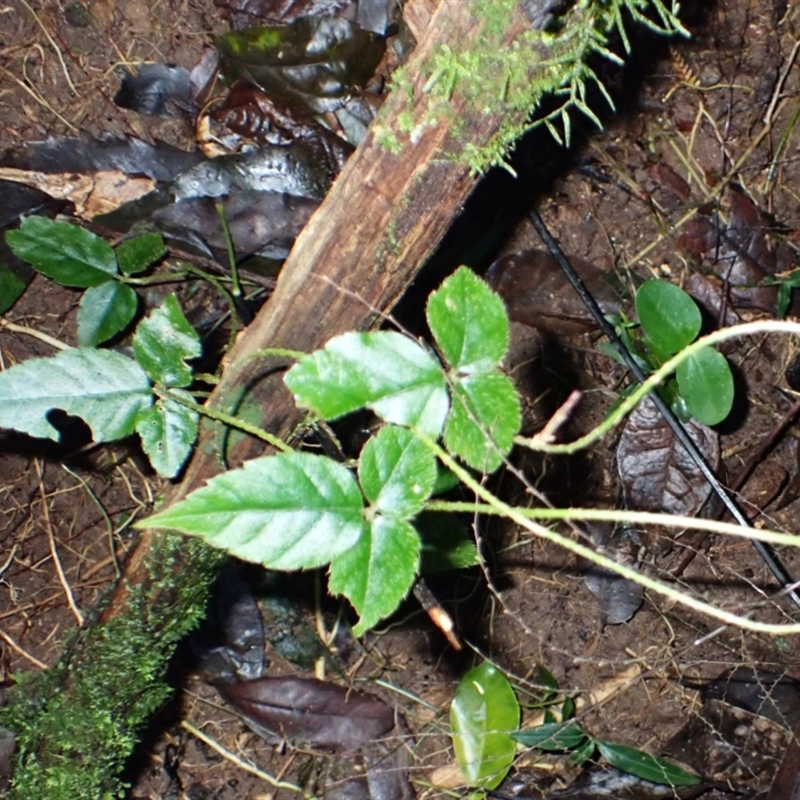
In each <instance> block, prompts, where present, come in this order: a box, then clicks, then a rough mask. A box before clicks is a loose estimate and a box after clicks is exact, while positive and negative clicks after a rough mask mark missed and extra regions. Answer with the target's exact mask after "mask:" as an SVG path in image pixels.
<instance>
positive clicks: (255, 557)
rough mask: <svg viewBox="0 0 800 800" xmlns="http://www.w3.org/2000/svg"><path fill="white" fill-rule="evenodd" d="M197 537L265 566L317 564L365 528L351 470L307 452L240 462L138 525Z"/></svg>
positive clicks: (348, 544)
mask: <svg viewBox="0 0 800 800" xmlns="http://www.w3.org/2000/svg"><path fill="white" fill-rule="evenodd" d="M138 527H144V528H171V529H173V530H177V531H181V532H182V533H187V534H191V535H194V536H200V537H202V538H203V539H205V541H207V542H208V543H209V544H211V545H213V546H214V547H219V548H221V549H223V550H227V551H228V552H229V553H232V554H233V555H235V556H237V557H238V558H241V559H244V560H245V561H253V562H256V563H261V564H264V565H265V566H267V567H270V568H271V569H283V570H290V569H307V568H310V567H320V566H322V565H323V564H326V563H328V561H330V560H331V559H333V558H336V556H339V555H341V554H342V553H344V552H345V551H346V550H349V549H350V548H351V547H353V546H354V545H355V543H356V542H357V541H358V538H359V537H360V536H361V535H362V534H363V533H364V532H365V531H366V522H365V519H364V515H363V498H362V496H361V490H360V489H359V487H358V484H357V483H356V479H355V477H354V476H353V473H352V472H350V470H349V469H347V467H345V466H343V465H342V464H338V463H336V462H335V461H332V460H330V459H328V458H320V457H319V456H314V455H311V454H309V453H280V454H278V455H276V456H267V457H265V458H257V459H254V460H252V461H248V462H247V463H246V464H245V465H244V467H242V468H241V469H235V470H230V471H229V472H225V473H223V474H222V475H218V476H216V477H215V478H212V479H211V480H210V481H209V482H208V484H207V485H206V486H204V487H203V488H202V489H197V490H196V491H194V492H192V493H191V494H190V495H189V496H188V497H187V498H186V499H185V500H181V501H180V502H178V503H176V504H175V505H173V506H171V507H170V508H168V509H166V510H165V511H162V512H161V513H159V514H156V515H155V516H153V517H150V519H148V520H144V521H143V522H141V523H139V524H138Z"/></svg>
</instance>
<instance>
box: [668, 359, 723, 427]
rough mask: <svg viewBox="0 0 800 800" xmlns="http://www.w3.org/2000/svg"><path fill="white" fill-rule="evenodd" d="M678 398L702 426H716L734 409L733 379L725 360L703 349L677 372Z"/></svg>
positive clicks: (687, 360) (679, 366)
mask: <svg viewBox="0 0 800 800" xmlns="http://www.w3.org/2000/svg"><path fill="white" fill-rule="evenodd" d="M676 376H677V378H678V387H679V388H680V392H681V397H683V399H684V400H685V401H686V408H687V409H688V411H689V413H690V414H691V415H692V416H693V417H694V418H695V419H696V420H698V421H699V422H702V423H704V424H705V425H716V424H717V423H718V422H722V420H724V419H725V417H727V416H728V414H730V411H731V407H732V406H733V375H732V374H731V368H730V365H729V364H728V361H727V359H726V358H725V356H723V355H722V353H720V352H718V351H717V350H715V349H714V348H712V347H703V348H702V349H700V350H698V351H697V352H696V353H694V354H693V355H691V356H689V358H687V359H686V361H683V362H681V363H680V364H679V365H678V369H677V370H676Z"/></svg>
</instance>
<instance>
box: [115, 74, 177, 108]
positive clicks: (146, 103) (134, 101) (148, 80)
mask: <svg viewBox="0 0 800 800" xmlns="http://www.w3.org/2000/svg"><path fill="white" fill-rule="evenodd" d="M137 69H138V71H137V72H128V73H126V74H125V76H124V77H123V79H122V85H121V86H120V88H119V91H117V93H116V95H114V102H115V103H116V104H117V105H118V106H119V107H120V108H128V109H130V110H131V111H138V112H139V113H140V114H148V115H150V116H153V117H174V116H177V115H178V114H179V112H180V110H181V109H186V108H188V107H189V104H190V101H191V86H190V79H189V70H187V69H185V68H184V67H178V66H176V65H175V64H140V65H138V68H137Z"/></svg>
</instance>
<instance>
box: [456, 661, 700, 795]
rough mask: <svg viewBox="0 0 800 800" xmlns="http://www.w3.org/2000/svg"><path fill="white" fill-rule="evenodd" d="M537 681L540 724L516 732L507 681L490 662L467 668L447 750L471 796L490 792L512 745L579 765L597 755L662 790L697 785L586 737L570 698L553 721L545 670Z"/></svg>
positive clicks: (508, 762) (512, 755)
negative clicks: (540, 698)
mask: <svg viewBox="0 0 800 800" xmlns="http://www.w3.org/2000/svg"><path fill="white" fill-rule="evenodd" d="M539 672H540V678H542V680H541V682H542V683H543V684H544V685H546V686H548V687H550V688H549V689H548V691H547V692H546V696H545V698H544V701H543V704H544V705H545V706H548V708H547V709H546V710H545V714H544V719H545V722H544V724H542V725H538V726H536V727H532V728H525V729H520V728H519V720H520V705H519V702H518V700H517V697H516V695H515V693H514V690H513V688H512V686H511V684H510V683H509V681H508V679H507V678H506V677H505V675H503V673H502V672H501V671H500V670H498V669H497V667H495V666H494V665H493V664H490V663H489V662H484V663H483V664H481V665H479V666H477V667H475V668H474V669H472V670H470V671H469V672H468V673H467V674H466V675H465V676H464V677H463V678H462V680H461V682H460V683H459V685H458V689H457V690H456V694H455V697H454V698H453V702H452V704H451V706H450V725H451V729H452V737H453V748H454V750H455V753H456V759H457V760H458V764H459V767H460V768H461V772H462V775H463V777H464V781H465V782H466V784H467V785H468V786H471V787H474V788H477V789H478V790H479V792H478V793H477V794H476V795H474V797H476V798H478V797H483V796H485V793H486V792H488V791H491V790H492V789H496V788H497V787H498V786H499V785H500V784H501V783H502V782H503V780H504V779H505V777H506V775H507V774H508V772H509V770H510V769H511V767H512V765H513V763H514V761H515V759H516V758H517V755H518V752H517V751H518V745H522V746H523V747H526V748H532V749H537V750H540V751H542V752H548V753H569V754H570V760H572V761H573V762H574V763H576V764H579V765H583V764H585V763H586V762H588V761H590V760H592V759H595V758H597V757H599V758H600V759H602V760H603V761H604V762H606V763H607V764H610V765H611V766H612V767H616V768H617V769H618V770H620V771H622V772H626V773H628V774H631V775H635V776H636V777H638V778H642V779H643V780H647V781H650V782H652V783H658V784H662V785H665V786H672V787H678V786H697V785H698V784H699V783H700V779H699V778H698V777H697V776H696V775H693V774H692V773H690V772H687V771H686V770H684V769H682V768H681V767H678V766H677V765H675V764H672V763H670V762H669V761H666V760H665V759H663V758H659V757H658V756H653V755H650V754H649V753H645V752H643V751H642V750H637V749H636V748H633V747H628V746H626V745H621V744H614V743H612V742H607V741H604V740H602V739H598V738H597V737H595V736H592V735H591V734H589V733H587V732H586V731H585V730H584V729H583V727H582V726H581V725H580V724H579V723H577V722H576V721H575V720H574V714H575V703H574V700H573V699H572V698H571V697H568V698H566V699H565V700H563V701H562V703H561V708H560V712H559V713H558V716H559V717H560V719H559V720H557V719H556V716H555V714H554V713H553V711H552V710H550V706H552V704H553V701H554V697H555V695H556V693H557V692H558V684H557V683H556V681H555V679H554V678H553V676H552V675H550V673H549V672H547V671H546V670H544V669H541V668H540V670H539Z"/></svg>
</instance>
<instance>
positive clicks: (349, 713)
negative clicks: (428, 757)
mask: <svg viewBox="0 0 800 800" xmlns="http://www.w3.org/2000/svg"><path fill="white" fill-rule="evenodd" d="M219 691H220V694H221V695H222V697H223V698H224V699H225V700H226V701H227V702H228V703H230V704H231V705H232V706H233V707H234V708H235V709H236V710H237V711H239V712H240V713H241V714H243V715H244V716H245V717H246V718H247V719H248V721H250V722H252V723H255V725H256V726H257V728H262V729H265V730H266V731H267V732H269V733H272V734H275V735H276V736H277V737H278V738H283V739H290V740H298V741H302V742H306V743H308V744H310V745H313V746H315V747H320V748H323V749H326V750H334V751H335V750H357V749H358V748H360V747H363V746H364V745H365V744H367V743H368V742H371V741H374V740H375V739H379V738H380V737H382V736H385V735H386V734H387V733H389V731H391V730H392V728H393V727H394V723H395V718H394V711H393V710H392V709H391V708H390V707H389V706H387V705H386V703H384V702H383V701H382V700H380V699H379V698H377V697H375V696H373V695H370V694H366V693H363V692H357V691H353V690H350V689H347V688H346V687H343V686H338V685H336V684H334V683H326V682H324V681H318V680H315V679H313V678H260V679H258V680H254V681H244V682H242V683H236V684H233V685H231V686H223V687H220V689H219ZM257 728H256V729H257Z"/></svg>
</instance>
